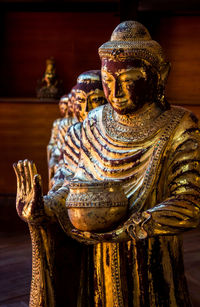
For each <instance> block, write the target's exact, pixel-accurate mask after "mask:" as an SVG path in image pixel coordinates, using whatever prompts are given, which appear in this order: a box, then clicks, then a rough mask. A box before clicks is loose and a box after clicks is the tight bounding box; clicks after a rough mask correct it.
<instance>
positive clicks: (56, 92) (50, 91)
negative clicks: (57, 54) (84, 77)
mask: <svg viewBox="0 0 200 307" xmlns="http://www.w3.org/2000/svg"><path fill="white" fill-rule="evenodd" d="M36 92H37V98H40V99H49V98H50V99H60V97H61V96H62V95H63V94H64V89H63V84H62V81H61V80H58V77H57V74H56V66H55V60H54V58H49V59H47V60H46V70H45V73H44V77H43V78H42V80H41V81H39V82H38V88H37V90H36Z"/></svg>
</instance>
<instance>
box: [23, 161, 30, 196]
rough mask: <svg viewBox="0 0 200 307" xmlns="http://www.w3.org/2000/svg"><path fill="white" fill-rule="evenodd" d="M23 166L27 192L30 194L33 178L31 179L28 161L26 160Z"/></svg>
mask: <svg viewBox="0 0 200 307" xmlns="http://www.w3.org/2000/svg"><path fill="white" fill-rule="evenodd" d="M23 166H24V173H25V177H26V191H27V193H29V192H30V190H31V177H30V171H29V166H28V160H24V162H23Z"/></svg>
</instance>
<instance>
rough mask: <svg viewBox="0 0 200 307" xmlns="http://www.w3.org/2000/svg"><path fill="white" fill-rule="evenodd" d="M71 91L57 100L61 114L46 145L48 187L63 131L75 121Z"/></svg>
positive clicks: (50, 184) (58, 156) (53, 171)
mask: <svg viewBox="0 0 200 307" xmlns="http://www.w3.org/2000/svg"><path fill="white" fill-rule="evenodd" d="M70 97H71V93H70V94H68V95H64V96H62V97H61V98H60V101H59V110H60V114H61V116H62V117H61V118H57V119H56V120H55V121H54V122H53V126H52V130H51V138H50V141H49V144H48V146H47V162H48V171H49V189H50V188H51V187H52V182H51V181H52V178H53V177H54V175H55V172H56V169H57V166H58V163H59V158H60V155H61V152H60V150H61V143H62V140H63V138H64V133H66V131H67V129H68V128H69V127H70V126H71V125H72V124H75V123H76V120H75V118H74V117H73V116H72V112H71V108H69V105H70V106H71V102H70Z"/></svg>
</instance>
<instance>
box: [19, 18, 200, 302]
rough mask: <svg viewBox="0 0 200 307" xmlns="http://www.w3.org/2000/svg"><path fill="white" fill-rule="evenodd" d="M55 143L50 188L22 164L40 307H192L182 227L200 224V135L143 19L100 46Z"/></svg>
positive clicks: (67, 102)
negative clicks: (171, 98) (172, 95)
mask: <svg viewBox="0 0 200 307" xmlns="http://www.w3.org/2000/svg"><path fill="white" fill-rule="evenodd" d="M99 55H100V58H101V63H102V66H101V71H99V70H93V71H88V72H85V73H83V74H81V75H80V76H79V77H78V80H77V84H76V85H75V86H74V87H73V88H72V90H71V93H70V94H69V95H66V96H63V97H62V98H61V100H60V103H59V107H60V111H61V114H62V116H63V117H62V118H61V119H57V120H56V121H55V122H54V124H53V129H52V135H51V140H50V142H49V145H48V163H49V192H48V194H47V195H46V196H43V194H42V184H41V177H40V176H39V175H38V174H37V170H36V167H35V164H34V163H33V162H31V161H28V160H25V161H19V162H18V163H17V164H15V165H14V169H15V172H16V176H17V200H16V206H17V212H18V215H19V216H20V217H21V218H22V219H23V220H24V221H25V222H27V223H28V226H29V229H30V233H31V240H32V250H33V252H32V283H31V294H30V306H31V307H38V306H42V307H55V306H56V307H62V306H63V307H64V306H70V307H71V306H72V307H73V306H80V307H84V306H87V307H89V306H96V307H100V306H102V307H103V306H105V307H114V306H116V307H122V306H123V307H125V306H134V307H148V306H149V307H167V306H170V307H176V306H177V307H184V306H185V307H189V306H191V301H190V297H189V294H188V288H187V283H186V278H185V276H184V265H183V255H182V238H181V235H182V233H183V232H184V231H187V230H190V229H193V228H195V227H197V226H198V225H199V220H200V188H199V183H200V149H199V146H200V130H199V126H198V120H197V118H196V117H195V115H194V114H192V113H191V112H189V111H187V110H185V109H183V108H180V107H175V106H170V105H169V103H168V102H167V99H166V97H165V86H166V81H167V78H168V74H169V71H170V63H169V61H168V59H167V57H166V55H165V54H164V51H163V49H162V47H161V46H160V45H159V44H158V43H157V42H156V41H154V40H152V38H151V36H150V34H149V32H148V30H147V29H146V28H145V27H144V26H143V25H142V24H140V23H139V22H136V21H126V22H123V23H121V24H119V25H118V26H117V27H116V28H115V30H114V31H113V33H112V35H111V38H110V40H109V41H108V42H106V43H104V44H103V45H102V46H101V47H100V48H99Z"/></svg>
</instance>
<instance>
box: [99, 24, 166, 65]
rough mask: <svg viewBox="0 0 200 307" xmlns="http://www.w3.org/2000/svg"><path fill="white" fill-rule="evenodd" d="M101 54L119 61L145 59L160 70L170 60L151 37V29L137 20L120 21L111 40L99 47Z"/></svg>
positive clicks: (102, 56) (103, 56)
mask: <svg viewBox="0 0 200 307" xmlns="http://www.w3.org/2000/svg"><path fill="white" fill-rule="evenodd" d="M99 55H100V57H101V58H112V59H113V60H119V61H123V60H125V59H127V58H139V59H143V60H146V61H148V62H149V63H150V64H152V65H153V66H154V67H155V68H157V69H158V70H159V71H160V70H161V66H162V65H165V64H166V63H167V62H168V61H167V59H166V56H165V54H164V52H163V50H162V47H161V46H160V45H159V44H158V43H157V42H156V41H154V40H152V39H151V36H150V34H149V31H148V30H147V29H146V28H145V27H144V26H143V25H142V24H141V23H139V22H137V21H125V22H122V23H120V24H119V25H118V26H117V27H116V28H115V30H114V31H113V33H112V35H111V38H110V40H109V41H108V42H106V43H105V44H103V45H102V46H101V47H100V48H99Z"/></svg>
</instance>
